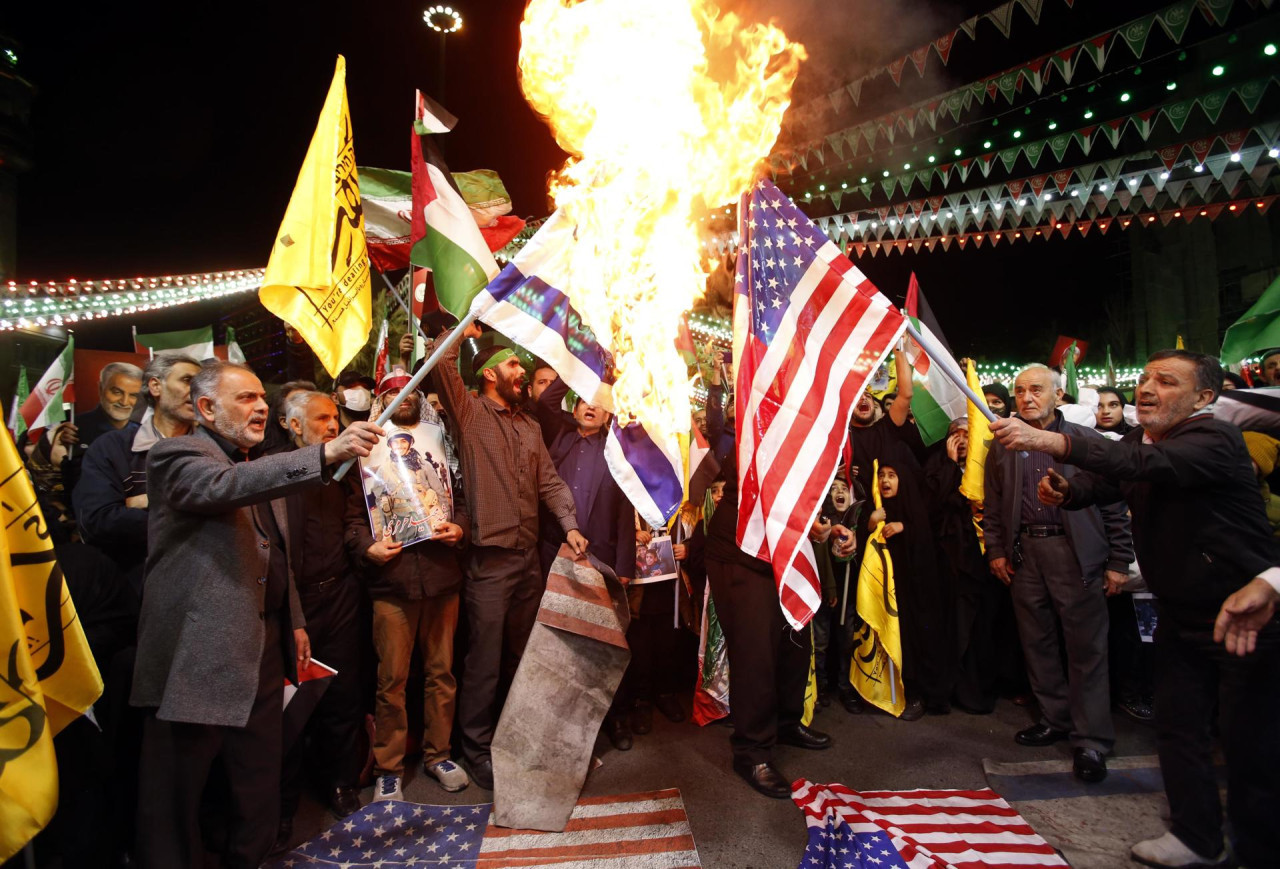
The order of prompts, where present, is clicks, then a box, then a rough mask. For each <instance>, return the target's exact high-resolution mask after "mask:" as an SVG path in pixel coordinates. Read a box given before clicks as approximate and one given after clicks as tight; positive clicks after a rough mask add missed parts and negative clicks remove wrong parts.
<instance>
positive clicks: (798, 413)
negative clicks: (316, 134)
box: [733, 181, 904, 628]
mask: <svg viewBox="0 0 1280 869" xmlns="http://www.w3.org/2000/svg"><path fill="white" fill-rule="evenodd" d="M738 214H739V216H738V221H739V234H740V238H741V245H740V247H739V252H738V268H737V275H736V278H735V280H736V283H737V286H736V290H737V293H736V296H735V300H734V308H733V317H734V320H733V344H734V348H733V349H734V358H735V359H736V360H738V371H737V397H736V402H737V404H736V410H737V418H738V420H739V423H738V426H739V427H738V482H739V491H740V503H739V507H738V533H737V538H738V545H739V546H740V547H741V548H742V549H743V551H744V552H748V553H751V554H752V555H757V556H759V557H760V558H763V559H767V560H768V561H770V562H771V563H772V565H773V575H774V579H775V580H776V581H777V583H778V597H779V600H780V601H781V604H782V609H783V612H784V613H785V614H786V616H787V620H788V621H789V622H790V623H791V624H792V625H793V626H795V627H797V628H799V627H803V626H804V625H805V624H806V623H807V622H808V621H809V619H810V618H811V617H812V616H813V613H814V611H816V610H817V608H818V605H819V603H820V602H821V593H820V585H819V581H818V571H817V566H816V564H815V562H814V557H813V547H812V545H811V544H810V543H809V537H808V531H809V526H810V525H811V524H812V523H813V520H814V518H816V517H817V515H818V509H819V507H820V506H821V503H822V499H823V497H824V496H825V495H826V492H827V489H828V488H829V487H830V485H831V480H832V479H833V478H834V477H835V472H836V462H837V460H838V459H839V456H840V451H841V448H842V446H843V444H844V441H845V440H846V439H847V438H848V429H849V417H850V416H851V415H852V413H853V405H854V404H855V403H856V401H857V398H858V396H859V394H860V393H861V392H862V389H863V387H864V386H865V385H866V382H867V380H868V379H869V378H870V377H871V375H872V373H873V372H874V371H875V370H876V368H877V367H878V366H879V365H880V363H881V362H882V361H883V360H884V358H885V356H886V355H887V354H888V352H889V350H890V349H891V348H892V347H893V344H894V342H895V341H897V339H898V337H899V336H900V335H901V334H902V331H903V328H904V320H903V317H902V315H901V314H900V313H899V312H898V311H897V310H895V309H894V307H893V305H892V304H891V303H890V302H889V300H888V299H887V298H885V297H884V296H882V295H881V294H880V293H879V291H877V290H876V288H875V286H874V285H872V283H871V282H870V281H869V280H867V278H866V277H865V276H864V275H863V274H862V273H861V272H860V271H858V269H857V268H856V267H854V265H853V263H851V262H849V260H848V259H846V258H845V257H844V256H843V255H842V254H841V253H840V251H839V250H838V249H837V248H836V246H835V245H834V244H832V243H831V241H829V240H828V239H827V237H826V236H825V235H823V234H822V231H821V230H820V229H818V227H816V226H814V225H813V223H812V222H811V221H810V220H809V218H807V217H805V216H804V214H802V213H801V212H800V210H799V209H798V208H796V206H795V204H794V203H793V202H792V201H791V200H790V199H788V198H787V197H786V195H785V194H783V193H782V191H780V190H778V188H777V187H775V186H774V185H773V184H771V183H770V182H768V181H759V182H757V183H756V185H755V186H754V187H753V188H752V189H751V192H750V193H749V194H748V195H746V196H744V197H743V200H742V205H741V207H740V208H739V210H738Z"/></svg>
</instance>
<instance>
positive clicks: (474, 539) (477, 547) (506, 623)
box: [431, 325, 587, 790]
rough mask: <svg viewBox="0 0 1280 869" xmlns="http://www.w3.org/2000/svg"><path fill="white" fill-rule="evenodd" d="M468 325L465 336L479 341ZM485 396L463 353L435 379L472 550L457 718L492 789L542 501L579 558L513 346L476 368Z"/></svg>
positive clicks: (493, 352)
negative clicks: (494, 752) (448, 423)
mask: <svg viewBox="0 0 1280 869" xmlns="http://www.w3.org/2000/svg"><path fill="white" fill-rule="evenodd" d="M480 334H481V333H480V329H479V327H477V326H474V325H472V326H469V327H468V329H467V332H466V335H467V337H479V336H480ZM473 365H474V366H475V370H476V373H477V375H478V377H479V380H480V392H479V394H478V395H472V394H471V393H470V392H469V391H468V390H467V387H466V384H465V383H463V381H462V376H461V375H460V374H459V373H458V348H457V346H454V347H453V348H452V349H450V350H449V352H447V353H445V354H444V356H443V358H442V359H441V360H440V364H439V365H437V366H436V368H435V370H434V371H433V372H432V373H431V377H432V379H433V381H434V383H435V386H436V391H437V392H438V393H439V395H440V401H441V402H442V403H443V404H444V407H445V412H446V413H447V414H448V415H449V417H450V418H451V419H452V420H453V421H454V425H455V427H456V431H457V433H458V437H459V441H460V443H459V450H460V452H461V458H462V480H463V485H464V486H465V488H466V493H467V505H468V508H469V510H470V514H471V547H470V549H469V550H468V553H467V556H466V580H465V581H464V583H463V587H462V596H463V600H464V601H465V605H466V611H467V625H468V627H469V629H470V637H471V641H470V647H469V648H468V649H467V655H466V659H465V661H464V662H463V678H462V693H461V696H460V697H459V698H458V719H459V724H460V726H461V729H462V751H463V756H464V758H465V759H466V762H467V765H468V766H469V767H470V768H471V778H472V779H473V780H474V781H475V782H476V783H477V784H478V785H480V786H481V787H483V788H486V789H490V790H492V788H493V762H492V760H491V759H490V756H489V745H490V743H491V742H492V741H493V731H494V726H495V725H496V723H497V717H498V711H499V710H498V708H497V698H498V697H499V696H500V695H501V693H503V692H500V690H499V686H500V683H509V681H510V678H511V676H512V675H514V673H515V669H516V665H517V664H518V663H519V661H520V656H521V654H523V652H524V647H525V643H526V641H527V640H528V639H529V632H530V631H531V630H532V629H533V622H534V619H535V618H536V616H537V613H538V602H539V600H540V599H541V596H542V591H543V587H544V585H545V578H544V577H543V576H542V570H541V568H540V566H539V562H538V539H539V536H538V504H539V502H541V503H542V504H543V505H545V506H546V508H547V510H548V511H549V512H550V513H551V515H552V516H554V517H555V518H556V520H557V521H558V522H559V523H560V526H561V528H563V529H564V532H565V537H566V540H567V542H568V544H569V545H570V546H571V547H573V549H574V551H575V552H577V553H578V554H579V555H580V554H582V553H583V552H585V551H586V549H587V541H586V538H584V537H583V536H582V534H580V533H579V532H578V518H577V515H576V513H575V511H574V505H573V494H572V493H571V492H570V491H569V487H568V486H566V485H565V484H564V481H563V480H561V479H560V476H559V475H558V474H557V473H556V469H555V466H554V465H553V464H552V463H551V457H550V456H549V455H547V449H546V447H545V446H543V443H542V431H541V429H540V428H539V427H538V421H537V420H536V419H534V418H533V417H532V416H530V415H529V414H528V413H525V412H524V410H523V409H522V408H523V403H524V382H525V374H524V368H523V366H522V365H521V364H520V360H519V359H518V358H517V357H516V356H515V354H514V352H513V351H512V350H511V349H510V348H507V347H492V348H489V349H488V350H485V351H483V352H482V353H480V354H478V355H477V356H476V359H475V361H474V362H473Z"/></svg>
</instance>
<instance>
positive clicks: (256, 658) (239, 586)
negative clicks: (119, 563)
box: [130, 362, 381, 867]
mask: <svg viewBox="0 0 1280 869" xmlns="http://www.w3.org/2000/svg"><path fill="white" fill-rule="evenodd" d="M191 401H192V404H193V405H194V407H195V410H196V418H197V421H198V423H199V427H198V428H197V429H196V431H195V432H194V433H193V434H191V435H188V436H184V437H175V438H166V439H165V440H162V441H160V442H159V443H157V444H156V445H155V446H154V447H152V449H151V455H150V458H149V461H148V464H147V475H148V497H149V500H150V516H149V528H148V539H149V542H150V551H149V553H148V556H147V564H146V570H145V578H144V580H143V598H142V613H141V617H140V620H139V624H138V653H137V663H136V666H135V669H134V680H133V695H132V697H131V699H130V702H131V703H132V704H133V705H134V706H140V707H143V708H146V709H148V711H149V714H148V717H147V721H146V725H145V730H144V735H143V745H142V762H141V764H140V770H139V779H140V781H139V798H138V831H139V832H138V855H137V856H138V859H139V864H140V865H141V866H144V867H182V866H197V865H202V864H203V858H204V854H203V846H202V836H201V830H200V807H201V799H202V796H203V795H204V792H205V785H206V782H207V780H208V778H209V773H210V770H211V768H212V767H213V765H214V763H215V761H221V765H222V767H223V768H224V769H225V771H226V773H227V779H228V790H229V805H228V806H227V829H226V836H225V839H224V840H223V841H222V842H220V843H219V844H218V846H217V847H218V849H219V850H220V851H221V865H222V866H224V867H232V866H235V867H256V866H258V865H259V863H261V862H262V859H263V858H264V857H265V856H266V854H267V852H268V850H269V849H270V848H271V844H272V841H273V839H274V837H275V834H276V823H277V817H278V814H279V810H280V752H281V711H282V707H283V696H282V694H283V688H284V680H285V677H286V676H291V677H293V678H295V679H296V677H297V667H298V665H299V664H301V665H302V666H305V665H306V664H307V663H309V659H310V655H311V651H310V642H309V640H308V638H307V634H306V630H305V626H304V620H303V616H302V607H301V605H300V603H299V599H298V593H297V590H296V588H295V587H294V581H293V575H292V573H293V572H292V568H291V566H290V553H289V549H288V541H289V531H288V520H287V510H286V507H285V502H284V496H285V495H287V494H289V493H290V492H293V491H295V490H297V489H301V488H303V487H306V486H313V485H319V484H320V483H322V482H327V481H328V479H329V474H328V471H327V468H328V466H330V465H333V464H335V463H340V462H343V461H345V460H346V459H348V458H353V457H356V456H365V455H368V454H369V450H370V448H371V447H372V446H373V444H375V443H376V442H377V437H378V435H379V434H380V433H381V430H380V429H378V428H377V427H376V426H374V425H372V424H370V423H356V424H355V425H353V426H351V427H350V428H348V429H347V430H346V431H345V432H343V433H342V434H341V435H339V436H338V437H336V438H334V439H333V440H331V441H329V442H327V443H323V444H316V445H314V446H309V447H307V448H305V449H301V450H296V451H293V452H288V453H282V454H280V455H274V456H266V457H263V458H257V459H254V460H252V461H250V458H251V452H250V451H251V450H253V449H254V448H255V447H257V446H258V445H259V444H261V442H262V439H263V433H264V430H265V429H266V427H267V425H268V422H269V420H268V408H267V402H266V393H265V391H264V390H263V388H262V383H261V382H260V381H259V380H258V378H257V377H256V376H255V375H254V373H253V371H252V370H251V369H249V368H248V367H246V366H244V365H237V364H233V363H225V362H221V363H214V364H211V365H209V366H206V367H205V368H203V369H201V371H200V373H199V374H197V375H196V376H195V377H194V378H192V380H191ZM295 656H296V657H295Z"/></svg>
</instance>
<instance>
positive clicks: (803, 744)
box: [778, 724, 831, 751]
mask: <svg viewBox="0 0 1280 869" xmlns="http://www.w3.org/2000/svg"><path fill="white" fill-rule="evenodd" d="M778 742H780V743H781V744H783V745H794V746H795V747H796V748H807V749H809V750H810V751H821V750H822V749H824V748H830V747H831V737H830V736H828V735H827V734H825V733H820V732H819V731H817V730H811V729H810V728H808V727H805V726H804V725H803V724H793V725H792V726H791V727H784V728H782V729H781V730H779V731H778Z"/></svg>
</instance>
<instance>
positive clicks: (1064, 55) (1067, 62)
mask: <svg viewBox="0 0 1280 869" xmlns="http://www.w3.org/2000/svg"><path fill="white" fill-rule="evenodd" d="M1078 48H1079V46H1075V45H1073V46H1071V47H1070V48H1066V49H1063V50H1062V51H1058V52H1055V53H1054V54H1052V55H1050V56H1049V63H1050V64H1052V65H1053V68H1054V69H1056V70H1057V71H1058V75H1060V76H1061V77H1062V83H1063V84H1071V76H1072V74H1074V73H1075V68H1076V57H1077V55H1076V52H1077V50H1078Z"/></svg>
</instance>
